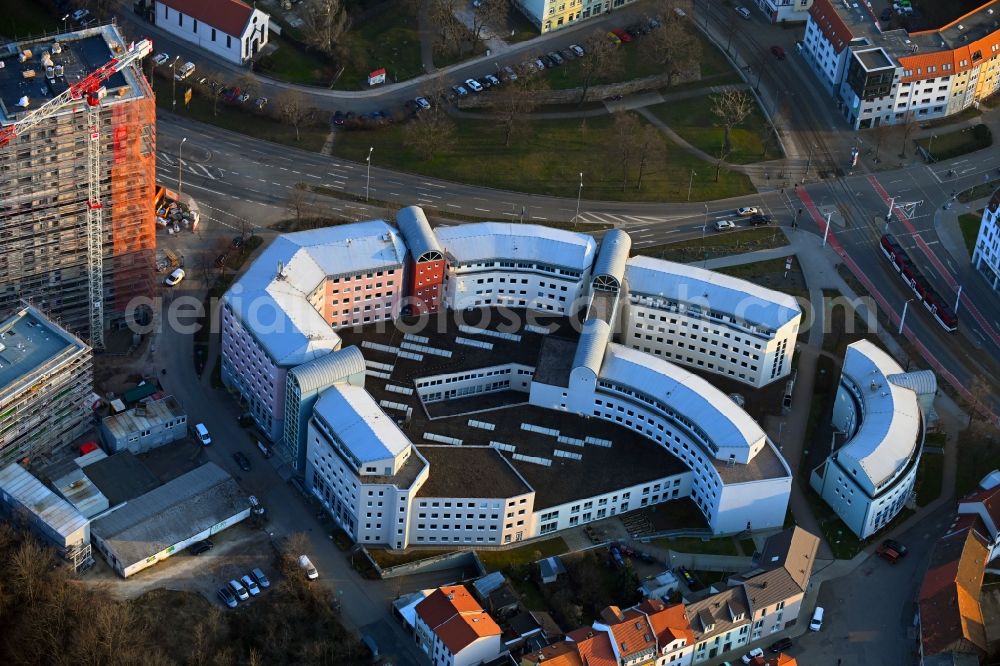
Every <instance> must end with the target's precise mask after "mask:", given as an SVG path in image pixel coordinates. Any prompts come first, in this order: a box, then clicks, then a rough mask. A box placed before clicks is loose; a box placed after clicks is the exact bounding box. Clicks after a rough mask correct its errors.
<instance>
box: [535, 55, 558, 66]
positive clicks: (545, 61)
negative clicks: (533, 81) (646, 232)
mask: <svg viewBox="0 0 1000 666" xmlns="http://www.w3.org/2000/svg"><path fill="white" fill-rule="evenodd" d="M538 62H540V63H542V69H552V68H553V67H555V66H556V61H555V60H553V59H552V58H551V57H549V56H548V55H541V56H538Z"/></svg>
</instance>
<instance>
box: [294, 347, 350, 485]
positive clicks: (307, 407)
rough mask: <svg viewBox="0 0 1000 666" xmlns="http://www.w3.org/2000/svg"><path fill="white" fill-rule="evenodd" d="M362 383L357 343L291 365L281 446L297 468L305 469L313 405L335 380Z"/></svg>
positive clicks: (299, 469) (335, 382)
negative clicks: (294, 365) (307, 438)
mask: <svg viewBox="0 0 1000 666" xmlns="http://www.w3.org/2000/svg"><path fill="white" fill-rule="evenodd" d="M340 382H346V383H348V384H352V385H354V386H364V385H365V357H364V356H362V354H361V350H360V349H358V348H357V347H354V346H351V347H345V348H344V349H340V350H338V351H335V352H330V353H329V354H327V355H325V356H320V357H319V358H315V359H313V360H311V361H309V362H308V363H303V364H302V365H299V366H296V367H294V368H291V369H290V370H289V371H288V374H287V375H286V379H285V434H284V437H282V439H281V449H282V452H283V454H284V457H285V459H286V460H288V461H289V462H291V464H292V467H294V468H295V469H296V470H298V471H304V470H305V462H306V433H307V431H308V425H309V417H311V416H312V410H313V405H315V404H316V400H317V399H318V398H319V395H320V393H322V392H323V391H325V390H326V389H328V388H329V387H331V386H333V385H334V384H337V383H340Z"/></svg>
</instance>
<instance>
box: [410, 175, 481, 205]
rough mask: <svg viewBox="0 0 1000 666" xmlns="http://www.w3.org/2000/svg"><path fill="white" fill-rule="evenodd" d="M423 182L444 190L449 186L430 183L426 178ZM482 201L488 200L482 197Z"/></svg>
mask: <svg viewBox="0 0 1000 666" xmlns="http://www.w3.org/2000/svg"><path fill="white" fill-rule="evenodd" d="M421 182H422V183H423V184H424V185H429V186H430V187H439V188H441V189H442V190H443V189H445V188H446V187H448V186H447V185H438V184H437V183H428V182H427V181H426V180H424V181H421ZM482 201H486V199H482Z"/></svg>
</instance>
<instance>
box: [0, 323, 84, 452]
mask: <svg viewBox="0 0 1000 666" xmlns="http://www.w3.org/2000/svg"><path fill="white" fill-rule="evenodd" d="M91 359H92V352H91V349H90V347H88V346H87V345H86V344H84V343H83V342H82V341H81V340H80V339H79V338H77V337H75V336H73V335H71V334H70V333H68V332H66V331H65V330H63V329H62V328H60V327H59V326H58V325H56V324H55V323H53V322H52V321H50V320H48V319H46V318H45V317H44V316H43V315H42V314H41V313H40V312H38V311H37V310H36V309H34V308H32V307H24V308H22V309H21V310H19V311H18V312H17V313H15V314H14V315H13V316H11V317H9V318H7V319H5V320H3V321H2V322H0V464H2V465H7V464H9V463H12V462H15V461H25V460H30V459H33V458H35V457H37V456H41V455H44V454H45V453H47V452H49V451H51V450H53V449H55V448H56V447H59V446H66V445H68V444H71V443H72V442H73V440H75V439H76V438H77V437H80V436H81V435H83V433H84V432H85V431H86V430H87V428H89V427H90V420H89V419H90V401H91V396H92V395H93V393H92V390H93V389H92V387H93V383H94V381H93V369H92V367H91Z"/></svg>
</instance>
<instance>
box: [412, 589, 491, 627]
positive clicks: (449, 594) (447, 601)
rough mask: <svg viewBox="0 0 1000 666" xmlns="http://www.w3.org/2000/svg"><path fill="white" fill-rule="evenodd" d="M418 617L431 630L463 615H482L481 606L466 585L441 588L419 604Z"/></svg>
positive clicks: (417, 607)
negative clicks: (455, 616)
mask: <svg viewBox="0 0 1000 666" xmlns="http://www.w3.org/2000/svg"><path fill="white" fill-rule="evenodd" d="M415 610H416V611H417V615H419V616H420V619H421V620H423V621H424V624H426V625H427V626H428V627H430V628H431V629H434V628H435V627H437V626H440V625H441V624H443V623H445V622H447V621H448V620H450V619H451V618H452V616H454V615H459V614H461V613H480V612H482V610H483V607H482V606H480V605H479V604H478V603H477V602H476V600H475V599H473V598H472V595H471V594H469V591H468V590H467V589H465V586H464V585H450V586H446V587H440V588H438V589H436V590H434V591H433V592H431V593H430V594H429V595H427V598H426V599H424V600H423V601H421V602H420V603H418V604H417V606H416V609H415Z"/></svg>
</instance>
